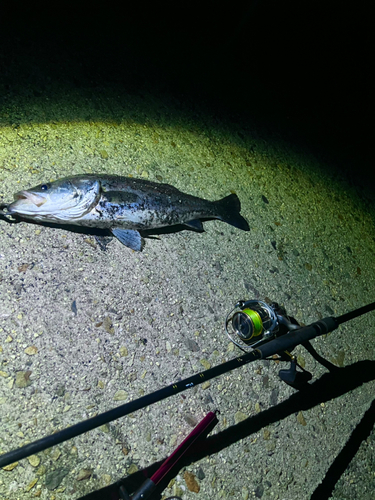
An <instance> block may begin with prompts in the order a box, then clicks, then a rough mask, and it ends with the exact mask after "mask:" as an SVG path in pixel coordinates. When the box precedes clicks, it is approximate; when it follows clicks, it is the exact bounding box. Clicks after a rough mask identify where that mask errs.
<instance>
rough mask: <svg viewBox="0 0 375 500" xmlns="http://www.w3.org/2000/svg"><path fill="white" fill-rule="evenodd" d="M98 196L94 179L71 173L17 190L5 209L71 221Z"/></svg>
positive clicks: (79, 216) (97, 185)
mask: <svg viewBox="0 0 375 500" xmlns="http://www.w3.org/2000/svg"><path fill="white" fill-rule="evenodd" d="M99 198H100V182H99V181H98V180H95V179H94V178H90V177H89V176H88V177H83V176H76V177H74V176H73V177H67V178H64V179H58V180H57V181H54V182H47V183H44V184H39V185H38V186H35V187H33V188H31V189H27V190H24V191H19V192H18V193H16V194H15V195H14V202H13V203H11V204H10V205H8V207H7V211H8V212H9V213H11V214H14V215H19V216H21V217H22V216H23V217H27V218H32V219H37V220H41V221H47V222H59V221H61V222H69V221H72V222H73V223H74V220H77V219H79V218H81V217H83V216H84V215H85V214H86V213H88V212H89V211H90V210H91V209H92V208H93V207H94V206H95V205H96V204H97V202H98V201H99Z"/></svg>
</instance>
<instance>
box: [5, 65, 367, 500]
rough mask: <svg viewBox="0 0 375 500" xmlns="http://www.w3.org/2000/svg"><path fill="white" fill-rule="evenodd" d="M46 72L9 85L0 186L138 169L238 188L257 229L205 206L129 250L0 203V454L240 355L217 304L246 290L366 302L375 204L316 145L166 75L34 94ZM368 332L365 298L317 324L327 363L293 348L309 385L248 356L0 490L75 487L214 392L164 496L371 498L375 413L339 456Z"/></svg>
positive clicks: (22, 466) (129, 461)
mask: <svg viewBox="0 0 375 500" xmlns="http://www.w3.org/2000/svg"><path fill="white" fill-rule="evenodd" d="M51 64H54V63H53V61H52V62H51ZM71 71H72V73H73V72H74V73H75V75H77V74H78V76H76V78H78V81H80V75H79V71H80V69H79V68H72V69H71ZM30 72H31V75H34V74H36V73H35V72H37V70H36V69H35V66H34V65H32V64H31V63H30ZM40 78H41V76H40V75H39V74H37V75H36V76H35V79H36V81H37V83H38V85H37V86H35V85H34V86H33V83H32V82H33V76H31V77H30V82H31V83H30V84H29V86H27V85H25V86H24V87H23V88H22V91H20V89H19V88H17V87H12V86H9V85H5V84H4V86H3V87H2V90H3V95H4V96H5V98H4V103H3V106H2V108H1V110H0V113H1V115H0V120H1V128H0V180H1V187H0V201H2V202H8V201H10V200H11V199H12V195H13V193H14V192H16V191H18V190H20V189H22V188H27V187H31V186H34V185H36V184H38V183H40V182H45V181H50V180H54V179H56V178H58V177H62V176H67V175H71V174H80V173H84V172H90V173H101V174H103V173H111V174H119V175H128V176H129V175H131V176H134V177H141V178H144V179H150V180H153V181H162V182H166V183H169V184H172V185H174V186H176V187H177V188H179V189H181V190H182V191H184V192H186V193H189V194H193V195H196V196H200V197H204V198H207V199H211V200H214V199H218V198H220V197H223V196H225V195H227V194H229V193H230V192H231V191H234V192H236V193H237V194H238V196H239V198H240V200H241V203H242V214H243V215H244V217H246V218H247V220H248V222H249V225H250V228H251V230H250V232H249V233H246V232H242V231H240V230H237V229H235V228H233V227H231V226H229V225H227V224H224V223H222V222H219V221H211V222H206V223H205V224H204V226H205V233H202V234H197V233H195V232H192V231H182V232H177V233H170V234H161V235H160V236H159V238H158V239H151V238H150V239H147V241H146V246H145V248H144V250H143V252H142V253H135V252H133V251H131V250H129V249H128V248H126V247H124V246H122V245H121V244H120V242H119V241H117V240H115V239H111V240H110V241H108V242H106V243H107V244H106V246H105V247H102V246H100V245H99V244H98V242H97V240H96V239H95V238H94V237H93V236H91V235H86V234H80V233H72V232H68V231H65V230H63V229H56V228H48V227H42V226H35V225H32V224H27V223H20V224H7V223H6V222H5V221H0V296H1V300H0V320H1V323H0V363H1V364H0V386H1V393H0V452H1V453H5V452H7V451H10V450H12V449H15V448H17V447H20V446H22V445H24V444H26V443H29V442H32V441H34V440H36V439H39V438H42V437H44V436H46V435H49V434H51V433H53V432H56V431H57V430H61V429H63V428H65V427H67V426H70V425H72V424H74V423H77V422H80V421H82V420H83V419H86V418H88V417H91V416H93V415H96V414H98V413H101V412H104V411H106V410H108V409H111V408H113V407H114V406H116V405H118V404H122V403H124V402H126V401H131V400H133V399H136V398H138V397H140V396H141V395H144V394H147V393H150V392H152V391H154V390H156V389H159V388H161V387H163V386H165V385H169V384H171V383H173V382H174V381H176V380H178V379H179V378H185V377H188V376H190V375H192V374H195V373H197V372H199V371H202V370H203V369H206V368H207V367H209V366H215V365H217V364H219V363H222V362H223V361H225V360H228V359H231V358H234V357H235V356H236V355H238V354H239V351H238V350H237V348H236V347H234V346H233V345H232V344H230V343H229V341H228V338H227V337H226V335H225V333H224V320H225V316H226V314H227V313H228V312H229V310H230V309H231V308H232V307H233V304H234V303H236V301H237V300H239V299H244V298H246V299H248V298H253V297H259V298H264V297H269V298H270V299H272V300H275V301H277V302H279V303H281V304H283V305H284V306H285V308H286V310H287V311H288V313H289V314H291V315H293V316H294V317H295V318H296V319H297V320H298V321H300V322H303V323H305V324H308V323H309V322H313V321H315V320H317V319H319V318H322V317H325V316H330V315H334V316H338V315H341V314H343V313H345V312H348V311H350V310H352V309H355V308H357V307H360V306H363V305H365V304H367V303H369V302H371V301H373V300H374V297H375V270H374V266H373V262H374V239H375V234H374V216H375V211H374V205H373V202H372V201H371V200H370V198H369V197H368V196H367V195H365V194H364V192H363V191H361V190H360V189H359V188H357V187H356V186H355V185H354V184H353V183H351V182H350V181H349V180H348V179H346V178H345V177H343V176H340V175H339V174H337V172H336V171H335V170H333V169H332V168H331V166H330V165H329V164H328V163H327V162H325V160H324V158H322V157H317V156H316V155H314V154H313V153H312V152H311V151H309V150H308V149H307V148H305V147H302V146H300V147H299V146H297V145H295V144H294V145H293V144H291V143H290V142H288V141H287V140H286V139H285V138H283V136H282V135H280V134H275V133H272V132H270V131H266V130H264V129H262V128H260V127H257V126H256V125H255V124H254V123H251V122H249V121H247V122H246V123H244V122H243V121H242V122H240V121H236V117H232V119H229V118H228V117H226V118H225V119H224V118H222V117H221V116H220V115H214V114H209V113H208V112H207V111H205V110H204V108H199V106H197V105H194V104H193V103H192V102H189V101H188V100H183V99H181V100H179V99H178V98H172V97H170V96H168V95H167V94H163V92H159V94H155V93H151V92H148V91H147V90H144V89H143V90H142V92H137V91H135V90H133V91H131V90H129V89H123V88H120V87H118V86H116V85H115V84H114V85H113V87H112V88H111V89H108V87H106V88H100V87H98V86H96V87H93V86H92V85H87V86H86V85H84V84H82V85H79V84H77V85H76V87H75V88H73V87H71V86H68V85H66V82H65V80H64V77H62V78H61V80H60V81H58V82H51V81H49V80H48V78H47V77H46V78H45V79H44V80H43V84H44V87H43V90H42V91H41V92H40V91H39V90H36V88H38V89H39V88H40V85H39V84H40V81H39V79H40ZM43 78H44V77H43ZM82 81H84V82H86V80H84V77H82ZM374 331H375V315H374V313H370V314H367V315H365V316H362V317H360V318H358V319H357V320H354V321H352V322H350V323H346V324H344V325H343V326H341V327H340V328H339V330H337V331H335V332H333V333H331V334H329V335H327V336H325V337H324V338H319V339H317V340H315V341H313V344H314V346H315V348H316V349H317V350H318V352H319V353H321V354H322V355H324V356H325V357H326V358H327V359H329V360H330V361H331V362H333V363H334V364H335V365H337V366H338V367H340V372H339V373H340V375H339V378H337V377H336V378H329V377H328V378H322V377H323V376H324V374H325V373H326V372H327V370H326V369H325V368H323V367H322V366H321V365H319V364H318V363H317V362H316V361H315V360H313V359H312V358H311V356H310V355H309V354H308V353H307V352H306V351H304V350H303V349H302V348H298V349H296V351H295V352H296V353H297V354H298V355H299V356H300V358H299V360H300V362H301V363H304V364H305V366H306V369H308V370H311V371H312V372H313V374H314V378H313V382H312V385H313V387H314V388H315V389H314V390H315V392H313V393H312V394H311V395H310V396H311V397H309V396H300V395H299V394H298V393H296V391H295V390H294V389H292V388H290V387H289V386H287V385H285V384H283V383H282V382H281V381H280V380H279V378H278V375H277V373H278V370H279V369H280V365H278V364H277V363H274V362H270V361H263V362H257V363H253V364H250V365H247V366H246V367H243V368H240V369H238V370H235V371H232V372H230V373H227V374H226V375H224V376H221V377H219V378H217V379H214V380H212V381H211V382H209V383H206V384H205V385H200V386H197V387H195V388H193V389H191V390H188V391H186V392H184V393H182V394H180V395H176V396H173V397H171V398H169V399H167V400H165V401H163V402H160V403H157V404H154V405H152V406H149V407H148V408H146V409H144V410H141V411H138V412H136V413H134V414H131V415H129V416H127V417H125V418H122V419H120V420H117V421H114V422H112V423H110V424H109V425H106V426H103V427H102V428H100V429H97V430H94V431H92V432H90V433H87V434H85V435H81V436H79V437H77V438H75V439H73V440H71V441H68V442H65V443H63V444H61V445H58V446H55V447H53V448H50V449H48V450H46V451H44V452H41V453H38V455H37V456H33V457H29V458H28V459H25V460H22V461H20V462H19V463H17V464H15V465H14V466H12V467H8V468H7V469H6V470H0V498H1V499H4V500H5V499H7V500H13V499H21V498H22V499H27V498H34V497H39V498H41V499H49V500H50V499H56V500H64V499H68V498H69V499H78V498H80V497H82V496H83V495H86V494H88V493H90V492H92V491H95V490H98V489H100V488H103V487H105V486H108V485H110V484H111V483H113V482H115V481H117V480H119V479H121V478H122V477H124V476H128V475H131V474H133V473H136V471H138V470H141V469H143V468H145V467H148V466H150V465H151V464H152V463H155V462H157V461H159V460H161V459H163V458H164V457H166V456H168V455H169V454H170V453H171V452H172V451H173V449H174V448H175V447H176V446H177V445H178V444H179V443H180V442H181V441H182V440H183V439H184V438H185V437H186V436H187V435H188V434H189V432H190V431H191V429H192V427H194V425H195V424H196V423H197V422H199V421H200V420H201V419H202V418H203V417H204V416H205V415H206V414H207V412H209V411H213V410H215V409H218V410H219V411H220V415H219V416H218V418H219V423H218V424H217V426H216V427H215V429H214V430H213V432H212V435H213V436H214V438H212V439H211V441H210V442H211V444H212V449H211V448H210V446H209V445H207V449H206V450H205V452H204V453H202V456H200V458H199V460H197V461H195V462H192V463H191V464H190V465H187V466H186V467H185V468H183V469H182V470H180V471H179V474H178V475H177V477H176V478H175V479H173V480H172V481H171V483H170V484H169V486H168V488H167V489H166V490H165V491H164V495H165V497H167V496H171V495H173V494H174V495H179V496H181V497H182V498H183V499H184V500H185V499H186V500H189V499H195V498H201V499H213V498H219V499H232V498H233V499H243V500H246V499H248V498H264V499H275V500H276V499H280V500H282V499H287V500H294V499H298V500H301V499H309V498H312V497H313V495H314V494H315V496H316V495H318V493H317V492H319V490H318V488H319V485H320V483H322V482H323V481H327V478H328V479H330V478H331V479H332V481H333V484H332V488H334V489H333V492H332V496H331V498H334V499H340V500H343V499H351V500H353V499H361V500H370V498H373V496H372V495H373V493H371V491H372V492H373V491H374V487H375V477H374V461H375V451H374V447H375V440H374V433H373V431H372V433H371V434H370V435H365V436H364V437H363V438H359V439H358V440H357V441H356V442H357V443H358V446H357V447H359V449H358V451H357V449H354V451H352V455H351V457H352V460H349V464H348V466H347V467H345V468H344V470H343V471H342V472H341V473H340V474H338V475H337V477H336V476H335V472H334V471H333V469H332V467H333V466H335V464H336V465H337V462H338V459H339V457H340V456H341V455H340V454H343V453H344V452H343V450H344V451H345V449H346V448H344V447H346V445H347V446H348V443H349V444H350V440H351V439H352V440H353V439H354V437H353V432H354V431H355V430H358V429H361V426H362V424H361V421H362V419H363V418H364V416H365V415H367V416H369V413H366V412H368V410H369V408H370V405H371V402H372V400H373V394H374V388H375V382H374V380H371V378H372V379H373V376H371V375H370V376H367V374H366V370H370V369H371V370H372V373H374V364H373V363H374V362H375V353H374ZM365 360H368V363H367V364H366V363H365V364H363V362H364V361H365ZM371 363H372V364H371ZM350 380H351V381H352V382H350ZM368 380H370V381H368ZM314 390H313V391H314ZM314 394H315V395H314ZM327 394H328V395H327ZM370 421H371V415H370ZM215 437H216V440H215ZM344 455H345V453H344ZM346 456H347V454H346ZM198 489H199V493H197V490H198ZM314 492H315V493H314ZM325 495H326V496H325ZM316 498H318V497H317V496H316ZM319 498H328V496H327V493H322V494H321V496H319Z"/></svg>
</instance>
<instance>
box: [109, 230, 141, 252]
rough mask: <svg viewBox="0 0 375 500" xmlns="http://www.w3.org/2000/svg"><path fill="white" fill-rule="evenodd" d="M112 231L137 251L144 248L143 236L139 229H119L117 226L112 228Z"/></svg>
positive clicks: (127, 245) (126, 244) (123, 242)
mask: <svg viewBox="0 0 375 500" xmlns="http://www.w3.org/2000/svg"><path fill="white" fill-rule="evenodd" d="M111 232H112V234H113V236H116V238H117V239H118V240H120V241H121V243H122V244H123V245H125V246H126V247H129V248H131V249H132V250H135V251H136V252H140V251H141V250H142V247H143V238H142V236H141V235H140V234H139V232H138V231H135V230H134V229H119V228H116V227H115V228H113V229H111Z"/></svg>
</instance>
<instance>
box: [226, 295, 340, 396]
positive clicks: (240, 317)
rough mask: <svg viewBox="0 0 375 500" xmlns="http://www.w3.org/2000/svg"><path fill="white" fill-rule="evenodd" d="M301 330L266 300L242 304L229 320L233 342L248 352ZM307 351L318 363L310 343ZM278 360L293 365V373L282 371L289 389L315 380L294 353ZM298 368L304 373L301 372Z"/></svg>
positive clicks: (227, 319) (288, 353)
mask: <svg viewBox="0 0 375 500" xmlns="http://www.w3.org/2000/svg"><path fill="white" fill-rule="evenodd" d="M300 328H301V326H300V325H299V324H298V323H297V321H296V320H295V319H294V318H292V317H291V316H288V315H287V313H286V310H285V309H284V308H283V307H281V306H279V304H278V303H277V302H272V303H271V304H267V303H266V302H263V301H262V300H246V301H245V300H239V301H238V302H237V303H236V305H235V306H234V308H233V309H232V310H231V311H230V312H229V314H228V315H227V317H226V320H225V331H226V333H227V335H228V337H229V339H230V340H231V342H233V344H235V345H236V346H237V347H239V348H240V349H241V350H242V351H244V352H251V351H253V350H256V349H257V347H260V346H261V345H263V344H265V343H267V342H269V341H271V340H273V339H275V338H277V337H281V336H282V335H286V334H288V333H289V332H291V331H293V330H298V329H300ZM304 347H306V349H307V350H308V351H309V352H310V353H311V354H312V355H313V356H314V357H315V358H316V359H317V357H316V356H319V355H318V354H317V353H316V351H315V349H314V348H313V347H312V345H311V344H310V343H309V342H308V341H307V342H306V343H305V344H304ZM315 354H316V356H315ZM278 356H279V357H278V359H279V360H281V361H290V367H289V369H287V370H285V369H283V370H280V371H279V377H280V378H281V380H283V381H284V382H286V383H287V384H288V385H291V386H292V387H294V388H296V389H300V388H301V387H302V386H304V385H305V384H306V383H307V382H308V381H309V380H311V379H312V374H311V373H310V372H308V371H307V370H305V369H304V368H302V366H300V365H299V364H298V363H297V359H296V357H295V356H294V355H292V354H291V353H290V352H288V351H282V352H279V353H278ZM297 366H298V367H299V368H300V370H301V371H297ZM332 366H333V365H332Z"/></svg>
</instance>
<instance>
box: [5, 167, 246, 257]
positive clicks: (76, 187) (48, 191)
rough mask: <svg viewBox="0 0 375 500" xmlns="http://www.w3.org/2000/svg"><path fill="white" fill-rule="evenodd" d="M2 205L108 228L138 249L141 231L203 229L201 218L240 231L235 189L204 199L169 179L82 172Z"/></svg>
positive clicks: (39, 217) (18, 212)
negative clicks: (220, 196)
mask: <svg viewBox="0 0 375 500" xmlns="http://www.w3.org/2000/svg"><path fill="white" fill-rule="evenodd" d="M14 199H15V201H14V202H13V203H11V204H9V205H7V212H8V213H9V214H11V215H14V216H17V217H20V218H22V219H28V220H33V221H41V222H49V223H51V222H52V223H56V224H74V225H77V226H86V227H93V228H101V229H109V230H110V231H111V232H112V234H113V235H114V236H115V237H116V238H118V239H119V240H120V241H121V243H123V244H124V245H126V246H127V247H130V248H131V249H133V250H136V251H140V250H142V245H143V240H142V237H141V233H140V231H142V230H149V229H157V228H163V227H167V226H174V225H176V224H184V225H185V226H187V227H189V228H191V229H195V230H196V231H204V229H203V225H202V222H201V220H200V219H219V220H222V221H224V222H227V223H228V224H231V225H232V226H235V227H237V228H239V229H242V230H244V231H249V225H248V223H247V221H246V220H245V219H244V218H243V217H242V215H240V209H241V204H240V201H239V199H238V197H237V195H236V194H231V195H229V196H227V197H225V198H223V199H221V200H218V201H208V200H205V199H203V198H197V197H195V196H191V195H189V194H185V193H182V192H181V191H179V190H178V189H176V188H175V187H173V186H170V185H169V184H160V183H157V182H151V181H146V180H143V179H135V178H134V179H133V178H131V177H120V176H115V175H95V174H83V175H75V176H71V177H65V178H63V179H58V180H56V181H55V182H50V183H45V184H40V185H38V186H36V187H34V188H31V189H28V190H25V191H19V192H18V193H16V194H15V195H14Z"/></svg>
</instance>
